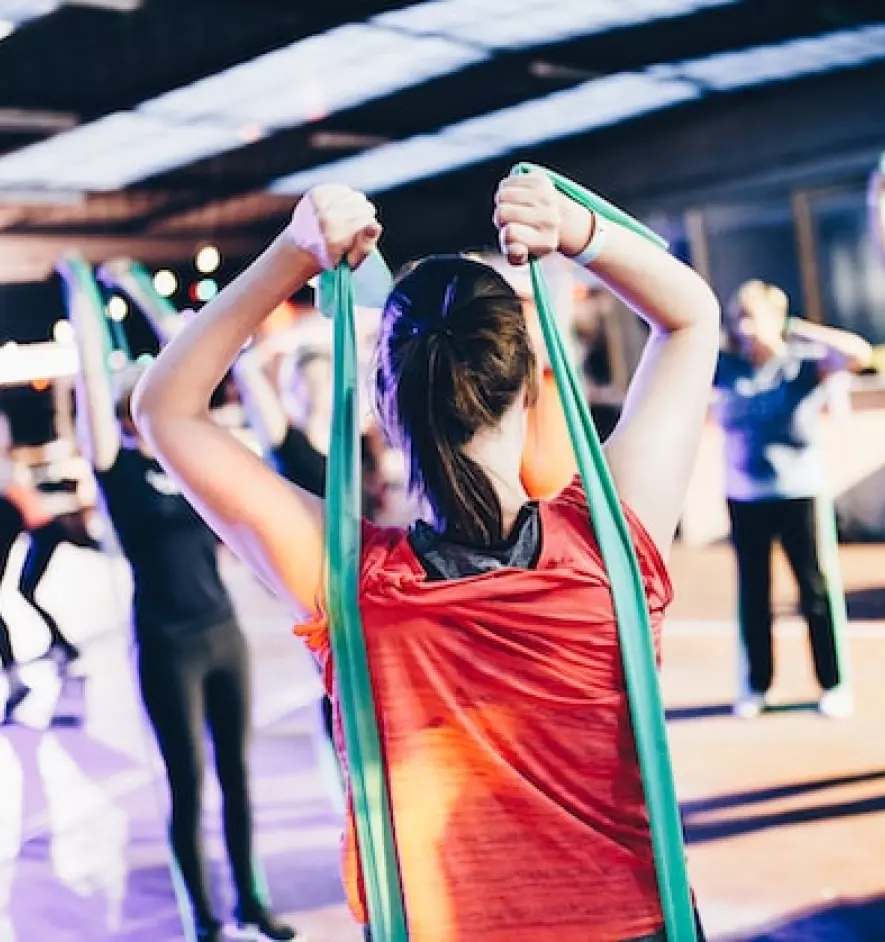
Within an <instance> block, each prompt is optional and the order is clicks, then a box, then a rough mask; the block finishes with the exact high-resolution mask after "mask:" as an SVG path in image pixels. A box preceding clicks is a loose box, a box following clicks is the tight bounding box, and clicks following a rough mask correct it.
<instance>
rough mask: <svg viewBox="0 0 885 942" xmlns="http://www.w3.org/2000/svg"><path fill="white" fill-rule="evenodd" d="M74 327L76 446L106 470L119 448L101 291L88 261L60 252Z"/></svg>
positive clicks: (100, 469) (118, 430)
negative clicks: (75, 351) (77, 441)
mask: <svg viewBox="0 0 885 942" xmlns="http://www.w3.org/2000/svg"><path fill="white" fill-rule="evenodd" d="M56 268H57V271H58V274H59V276H60V277H61V279H62V283H63V285H64V289H65V296H66V302H67V308H68V319H69V320H70V322H71V326H72V327H73V328H74V337H75V339H76V344H77V353H78V356H79V359H80V368H79V370H78V372H77V379H76V383H75V385H74V389H75V396H76V401H77V437H78V439H79V441H80V448H81V449H82V451H83V452H84V454H85V455H86V457H87V459H88V460H89V461H91V463H92V466H93V467H94V468H95V469H96V470H98V471H107V469H108V468H110V467H111V465H113V463H114V462H115V461H116V460H117V455H118V454H119V451H120V426H119V424H118V422H117V416H116V412H115V409H114V394H113V390H112V388H111V380H110V373H109V370H108V355H109V353H110V337H109V335H108V328H107V323H106V320H105V313H104V306H103V305H102V302H101V296H100V295H99V293H98V288H97V286H96V284H95V281H94V280H93V277H92V270H91V269H90V267H89V265H88V263H87V262H85V261H84V260H83V259H82V258H79V257H78V256H76V255H65V256H63V257H62V259H61V260H60V261H59V263H58V265H57V267H56Z"/></svg>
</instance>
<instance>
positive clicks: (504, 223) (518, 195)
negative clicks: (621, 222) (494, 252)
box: [493, 172, 593, 265]
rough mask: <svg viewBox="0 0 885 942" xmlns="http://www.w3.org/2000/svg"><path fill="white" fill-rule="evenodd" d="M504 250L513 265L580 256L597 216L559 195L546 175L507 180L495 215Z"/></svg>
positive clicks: (540, 174) (503, 183)
mask: <svg viewBox="0 0 885 942" xmlns="http://www.w3.org/2000/svg"><path fill="white" fill-rule="evenodd" d="M493 221H494V223H495V226H497V228H498V238H499V241H500V244H501V251H502V252H503V253H504V255H506V256H507V261H508V262H510V264H511V265H525V264H526V263H527V262H528V261H529V259H530V258H543V257H544V256H545V255H550V254H551V253H553V252H559V251H561V252H563V253H564V254H565V255H577V254H578V253H579V252H581V251H582V250H583V248H584V246H585V245H586V244H587V243H588V242H589V240H590V235H591V234H592V231H593V215H592V213H590V212H589V211H588V210H586V209H584V208H583V207H582V206H579V205H578V204H577V203H575V202H573V201H572V200H570V199H568V197H566V196H563V195H562V194H561V193H559V192H558V191H557V189H556V187H555V186H554V185H553V182H552V181H551V179H550V178H549V177H548V176H547V175H546V174H544V173H538V172H534V173H526V174H519V175H516V176H510V177H506V178H505V179H503V180H502V181H501V183H500V184H499V185H498V191H497V193H496V194H495V213H494V216H493Z"/></svg>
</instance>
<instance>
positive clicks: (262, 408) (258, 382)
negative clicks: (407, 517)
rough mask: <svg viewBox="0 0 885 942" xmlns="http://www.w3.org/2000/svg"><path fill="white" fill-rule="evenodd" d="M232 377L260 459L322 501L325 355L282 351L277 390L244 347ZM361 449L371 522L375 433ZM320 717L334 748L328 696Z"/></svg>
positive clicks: (380, 485)
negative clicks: (263, 456)
mask: <svg viewBox="0 0 885 942" xmlns="http://www.w3.org/2000/svg"><path fill="white" fill-rule="evenodd" d="M233 374H234V377H235V378H236V381H237V384H238V386H239V389H240V396H241V398H242V400H243V405H244V406H245V408H246V414H247V415H248V416H249V422H250V425H251V426H252V429H253V431H254V432H255V434H256V436H257V438H258V441H259V442H260V443H261V446H262V450H263V452H264V454H265V457H266V458H267V459H268V460H269V461H270V463H271V464H272V465H273V467H274V468H275V469H276V471H277V473H279V474H281V475H282V476H283V477H284V478H286V480H288V481H291V482H292V483H293V484H296V485H297V486H298V487H301V488H303V489H304V490H305V491H307V492H308V493H310V494H313V495H315V496H316V497H324V496H325V492H326V463H327V461H326V456H327V454H328V450H329V441H330V439H329V437H330V434H331V428H332V360H331V355H330V353H329V352H328V351H327V350H323V349H320V348H318V347H316V346H305V347H302V348H300V349H295V350H292V351H290V352H289V353H287V354H286V356H285V357H284V359H283V360H282V362H281V363H280V364H279V368H278V376H279V392H278V391H277V388H276V387H275V386H274V384H273V382H272V381H271V379H270V377H269V376H268V375H267V370H266V368H265V364H264V363H263V353H262V347H261V345H253V346H250V347H249V348H248V349H247V350H245V351H244V352H243V353H242V354H241V355H240V357H239V358H238V359H237V361H236V363H235V364H234V368H233ZM361 445H362V449H361V456H362V485H363V497H362V500H363V516H365V517H366V518H367V519H369V520H373V519H375V518H376V517H377V516H378V514H379V513H380V511H381V508H382V506H383V503H384V482H383V480H382V477H381V460H382V454H383V452H382V447H381V442H380V441H379V438H378V436H377V433H373V431H372V430H371V429H370V428H369V427H366V428H365V429H364V431H363V435H362V439H361ZM322 718H323V730H324V732H325V735H326V738H327V741H328V742H329V743H330V744H331V745H332V746H333V747H334V744H335V732H334V722H333V711H332V702H331V700H330V699H329V697H328V695H324V696H323V698H322ZM333 753H334V748H333ZM336 800H337V796H336Z"/></svg>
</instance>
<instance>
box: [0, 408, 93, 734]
mask: <svg viewBox="0 0 885 942" xmlns="http://www.w3.org/2000/svg"><path fill="white" fill-rule="evenodd" d="M11 446H12V435H11V430H10V426H9V420H8V418H7V417H6V415H5V414H4V413H0V580H2V578H3V575H4V574H5V572H6V567H7V565H8V564H9V557H10V554H11V552H12V547H13V546H14V545H15V541H16V540H17V539H18V536H19V534H21V533H24V532H28V535H29V543H28V550H27V554H26V556H25V561H24V564H23V565H22V570H21V574H20V576H19V584H18V588H19V592H20V593H21V595H22V596H23V598H24V599H25V600H26V601H27V602H28V603H29V604H30V605H31V607H32V608H33V609H34V611H35V612H36V613H37V614H38V615H39V616H40V617H41V618H42V619H43V621H44V623H45V624H46V627H47V629H48V631H49V649H48V651H47V654H48V655H49V656H52V657H54V658H55V659H56V660H57V662H58V664H59V666H62V667H63V666H65V665H66V664H67V663H68V662H69V661H72V660H75V659H76V658H77V657H79V654H80V652H79V651H78V650H77V648H76V647H75V646H74V645H73V644H71V642H70V641H69V640H68V639H67V638H66V637H65V636H64V634H62V631H61V628H60V627H59V625H58V622H57V621H56V620H55V619H54V618H53V616H52V615H51V614H50V613H49V612H48V611H47V610H46V609H45V608H43V606H42V605H40V603H39V602H38V601H37V588H38V586H39V585H40V582H41V580H42V579H43V576H44V575H45V574H46V570H47V569H48V567H49V562H50V560H51V559H52V556H53V553H54V552H55V550H56V548H57V547H58V545H59V543H61V542H64V541H65V540H67V533H66V531H65V530H64V528H63V527H62V526H61V525H60V524H58V523H56V522H55V521H53V520H51V519H48V520H47V522H45V523H40V524H39V525H37V526H32V527H31V528H30V529H28V521H27V520H26V513H25V510H24V507H23V505H22V497H23V495H24V494H25V493H26V492H25V489H24V488H22V487H21V486H20V485H19V484H18V483H17V482H16V481H15V480H14V478H15V473H14V467H13V463H12V459H11V457H10V450H11ZM0 667H2V670H3V672H4V673H5V675H6V678H7V690H8V693H7V697H6V703H5V706H4V708H3V722H4V723H7V722H9V721H10V720H11V719H12V717H13V714H14V712H15V710H16V709H17V708H18V706H19V705H20V704H21V703H22V701H23V700H24V699H25V698H26V697H27V696H28V694H29V693H30V692H31V691H30V688H29V687H28V686H27V684H25V682H24V681H23V680H22V679H21V677H20V676H19V672H18V664H17V662H16V659H15V653H14V651H13V648H12V637H11V635H10V632H9V626H8V625H7V624H6V621H5V620H4V619H3V616H2V615H0Z"/></svg>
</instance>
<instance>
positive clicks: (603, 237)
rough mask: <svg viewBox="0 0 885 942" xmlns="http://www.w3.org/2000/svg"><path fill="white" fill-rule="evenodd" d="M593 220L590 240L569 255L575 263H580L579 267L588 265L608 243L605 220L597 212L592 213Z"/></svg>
mask: <svg viewBox="0 0 885 942" xmlns="http://www.w3.org/2000/svg"><path fill="white" fill-rule="evenodd" d="M593 220H594V224H593V235H591V236H590V241H589V242H588V243H587V244H586V245H585V246H584V248H583V250H582V251H581V252H579V253H578V254H577V255H573V256H572V257H571V261H573V262H574V263H575V264H576V265H580V266H581V268H586V267H587V266H588V265H590V264H591V263H593V262H595V261H596V259H597V258H599V256H600V255H601V254H602V252H603V250H604V249H605V246H606V244H607V243H608V226H607V225H606V223H605V220H603V218H602V216H601V215H600V214H599V213H594V214H593Z"/></svg>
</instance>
